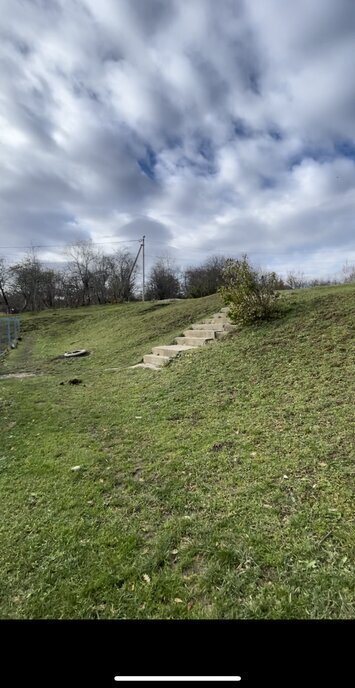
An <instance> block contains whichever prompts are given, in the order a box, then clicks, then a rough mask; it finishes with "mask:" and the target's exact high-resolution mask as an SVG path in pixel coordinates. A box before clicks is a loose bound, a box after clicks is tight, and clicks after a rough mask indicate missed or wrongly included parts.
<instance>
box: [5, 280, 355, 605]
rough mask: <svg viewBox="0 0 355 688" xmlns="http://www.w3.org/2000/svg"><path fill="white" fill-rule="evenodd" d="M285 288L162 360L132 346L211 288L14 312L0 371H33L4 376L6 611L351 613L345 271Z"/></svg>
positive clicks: (162, 336)
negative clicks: (334, 283)
mask: <svg viewBox="0 0 355 688" xmlns="http://www.w3.org/2000/svg"><path fill="white" fill-rule="evenodd" d="M282 300H283V302H284V308H285V313H284V315H283V317H280V318H279V319H277V320H275V321H273V322H270V323H267V324H264V325H261V326H259V327H247V328H243V329H241V330H240V331H239V332H238V333H236V334H233V335H231V336H229V337H228V339H226V340H224V341H219V342H217V343H215V344H211V345H209V346H207V347H205V348H201V349H199V350H196V351H193V352H189V353H187V354H185V355H184V356H182V357H181V358H179V359H177V360H175V361H173V362H172V364H170V365H169V366H168V367H167V368H165V369H163V370H162V371H160V372H155V371H151V370H144V369H135V370H132V369H129V368H128V366H129V365H132V364H134V363H137V362H138V361H139V360H140V359H141V357H142V356H143V354H144V353H148V352H149V351H150V349H151V347H152V346H154V345H156V344H165V343H172V341H173V338H174V336H176V335H179V334H180V333H181V332H182V331H183V330H184V329H185V328H186V326H187V325H189V324H190V323H192V322H196V321H198V320H201V319H202V318H204V317H207V316H208V315H209V314H211V313H213V312H216V311H217V310H219V308H220V307H221V306H222V303H221V301H220V299H219V297H218V296H213V297H207V298H205V299H198V300H192V301H180V302H173V303H171V304H159V303H156V304H154V303H146V304H129V305H120V306H105V307H101V308H100V307H92V308H86V309H78V310H62V311H60V310H59V311H56V312H53V311H51V312H45V313H41V314H38V315H26V316H24V317H23V318H22V325H23V333H22V334H23V339H22V341H21V342H20V344H19V347H18V349H17V350H16V351H13V352H11V353H10V354H9V355H8V356H7V357H6V359H5V360H4V361H3V362H2V363H0V374H1V373H2V374H4V373H8V372H37V373H40V375H38V376H37V377H33V378H24V379H2V380H1V379H0V414H1V439H0V505H1V507H0V508H1V518H0V571H1V576H0V617H1V618H15V619H32V618H36V619H37V618H56V619H62V618H91V619H92V618H110V619H117V618H119V619H127V618H141V619H143V618H144V619H146V618H149V619H152V618H154V619H156V618H164V619H167V618H170V619H171V618H172V619H184V618H192V619H206V618H208V619H210V618H225V619H227V618H234V619H236V618H241V619H250V618H254V619H255V618H259V619H260V618H265V619H271V618H272V619H280V618H317V619H321V618H351V617H354V612H355V610H354V607H355V605H354V592H355V585H354V568H353V567H354V543H355V527H354V526H355V523H354V521H355V518H354V500H353V496H354V495H353V488H354V453H355V452H354V444H355V442H354V399H355V382H354V380H355V346H354V334H355V288H354V286H349V287H332V288H318V289H311V290H301V291H299V292H292V293H290V292H288V293H285V294H284V295H283V296H282ZM76 348H87V349H89V350H90V351H91V354H90V356H88V357H86V358H82V359H72V360H66V361H64V360H54V361H53V360H52V359H53V358H54V357H56V356H58V355H60V354H62V353H63V352H64V351H65V350H67V349H76ZM109 368H117V369H116V370H108V369H109ZM74 377H76V378H79V379H81V380H82V384H79V385H69V384H67V381H68V380H69V379H71V378H74ZM62 382H64V383H65V384H60V383H62ZM75 466H80V468H79V470H75V471H73V470H72V468H73V467H75Z"/></svg>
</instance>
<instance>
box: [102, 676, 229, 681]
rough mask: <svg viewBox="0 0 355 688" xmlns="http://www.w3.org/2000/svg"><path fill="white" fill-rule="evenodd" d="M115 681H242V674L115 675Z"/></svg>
mask: <svg viewBox="0 0 355 688" xmlns="http://www.w3.org/2000/svg"><path fill="white" fill-rule="evenodd" d="M115 681H241V676H115Z"/></svg>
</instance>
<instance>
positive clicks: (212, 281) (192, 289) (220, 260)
mask: <svg viewBox="0 0 355 688" xmlns="http://www.w3.org/2000/svg"><path fill="white" fill-rule="evenodd" d="M225 264H226V258H225V257H224V256H211V258H209V259H208V260H206V261H205V262H204V263H203V264H202V265H200V266H198V267H191V268H188V269H187V270H186V271H185V274H184V285H185V286H184V289H185V295H186V296H187V297H188V298H199V297H201V296H209V294H216V293H217V291H218V289H219V287H220V286H222V283H223V270H224V267H225Z"/></svg>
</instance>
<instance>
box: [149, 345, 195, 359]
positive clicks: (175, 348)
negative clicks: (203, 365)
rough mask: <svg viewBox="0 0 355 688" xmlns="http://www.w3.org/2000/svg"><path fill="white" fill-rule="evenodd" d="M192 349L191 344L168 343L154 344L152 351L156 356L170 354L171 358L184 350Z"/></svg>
mask: <svg viewBox="0 0 355 688" xmlns="http://www.w3.org/2000/svg"><path fill="white" fill-rule="evenodd" d="M190 349H191V346H183V345H182V344H180V345H179V344H167V345H166V346H154V347H153V349H152V352H153V354H155V355H156V356H168V357H169V358H174V357H175V356H177V355H178V354H179V353H181V352H183V351H189V350H190Z"/></svg>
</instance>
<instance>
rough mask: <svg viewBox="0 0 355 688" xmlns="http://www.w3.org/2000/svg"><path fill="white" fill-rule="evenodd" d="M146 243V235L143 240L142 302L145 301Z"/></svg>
mask: <svg viewBox="0 0 355 688" xmlns="http://www.w3.org/2000/svg"><path fill="white" fill-rule="evenodd" d="M144 242H145V234H144V235H143V239H142V249H143V284H142V301H144V297H145V252H144V249H145V246H144Z"/></svg>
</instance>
